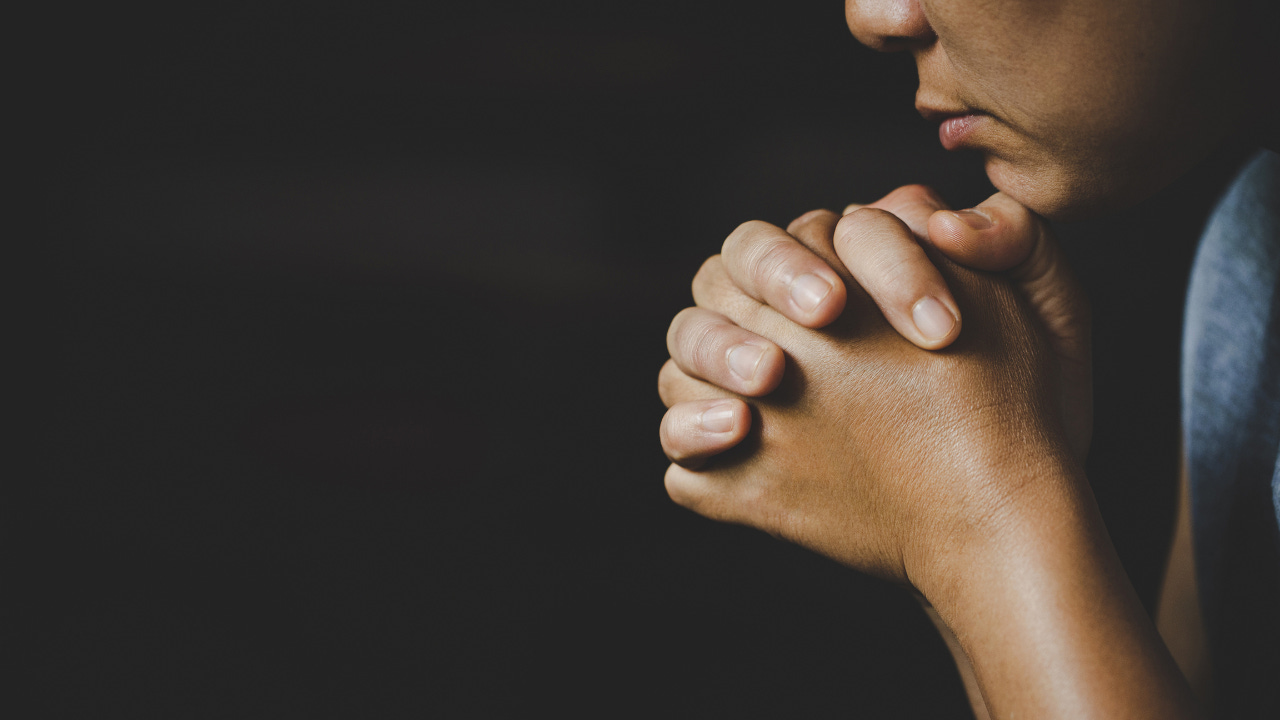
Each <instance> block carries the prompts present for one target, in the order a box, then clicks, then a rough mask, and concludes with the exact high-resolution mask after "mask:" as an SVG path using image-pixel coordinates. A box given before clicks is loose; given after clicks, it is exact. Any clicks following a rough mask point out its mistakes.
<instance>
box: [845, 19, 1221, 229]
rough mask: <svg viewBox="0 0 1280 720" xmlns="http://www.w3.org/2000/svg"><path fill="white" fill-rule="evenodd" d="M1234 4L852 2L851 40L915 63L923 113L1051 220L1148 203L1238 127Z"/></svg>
mask: <svg viewBox="0 0 1280 720" xmlns="http://www.w3.org/2000/svg"><path fill="white" fill-rule="evenodd" d="M1230 5H1231V3H1229V2H1221V1H1216V0H846V3H845V16H846V19H847V20H848V23H849V29H850V30H852V31H853V34H854V35H855V36H856V37H857V38H858V40H859V41H861V42H862V43H863V44H865V45H868V46H870V47H872V48H875V49H877V50H884V51H906V52H910V53H911V54H912V55H913V56H914V57H915V61H916V67H917V70H918V72H919V76H920V87H919V90H918V91H917V93H916V107H917V109H918V110H919V111H920V112H921V113H922V114H924V115H925V117H927V118H929V119H932V120H939V121H942V122H941V126H940V129H939V134H940V138H941V141H942V143H943V144H944V145H945V146H947V147H948V149H958V148H970V149H975V150H978V151H981V152H982V153H983V155H984V156H985V159H986V170H987V175H988V176H989V177H990V178H991V181H992V183H993V184H995V186H996V187H997V188H998V189H1000V190H1001V191H1003V192H1005V193H1006V194H1008V195H1010V196H1011V197H1013V198H1014V199H1016V200H1018V201H1019V202H1021V203H1023V204H1024V205H1026V206H1027V207H1029V208H1031V209H1032V210H1034V211H1036V212H1038V213H1040V214H1042V215H1044V216H1046V217H1050V218H1055V219H1067V218H1073V217H1080V216H1085V215H1091V214H1096V213H1098V212H1103V211H1106V210H1110V209H1114V208H1117V207H1123V206H1126V205H1129V204H1132V203H1134V202H1137V201H1139V200H1141V199H1143V198H1145V197H1147V196H1148V195H1150V194H1152V193H1154V192H1155V191H1157V190H1159V189H1160V188H1161V187H1163V186H1165V185H1166V184H1168V183H1169V182H1171V181H1172V180H1173V179H1175V178H1176V177H1178V176H1179V175H1181V174H1183V173H1185V172H1186V171H1187V170H1188V169H1190V168H1191V167H1192V166H1193V165H1194V164H1195V163H1196V162H1197V161H1199V160H1200V159H1202V158H1203V157H1205V156H1206V155H1207V154H1208V153H1209V151H1210V150H1211V149H1212V147H1213V146H1214V145H1215V144H1217V143H1218V142H1219V141H1220V140H1221V139H1222V138H1223V136H1224V134H1225V133H1227V132H1228V131H1229V130H1230V128H1231V127H1232V126H1233V125H1234V124H1235V122H1236V120H1237V118H1238V116H1239V114H1240V105H1241V102H1240V98H1241V97H1242V96H1243V90H1244V88H1243V87H1242V85H1243V84H1244V83H1243V81H1242V80H1241V72H1240V71H1241V68H1240V63H1241V61H1240V60H1239V59H1237V55H1236V54H1235V53H1234V52H1233V51H1232V46H1233V43H1232V32H1233V30H1232V28H1233V27H1234V17H1233V16H1232V14H1231V13H1230V12H1229V9H1230Z"/></svg>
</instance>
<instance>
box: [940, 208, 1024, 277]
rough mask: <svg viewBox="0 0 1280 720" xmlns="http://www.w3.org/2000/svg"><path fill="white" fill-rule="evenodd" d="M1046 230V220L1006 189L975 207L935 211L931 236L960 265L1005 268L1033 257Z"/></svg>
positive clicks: (993, 270)
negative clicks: (1014, 198) (1013, 197)
mask: <svg viewBox="0 0 1280 720" xmlns="http://www.w3.org/2000/svg"><path fill="white" fill-rule="evenodd" d="M1043 230H1044V221H1043V220H1041V219H1040V218H1039V217H1036V215H1035V214H1034V213H1032V212H1031V211H1030V210H1028V209H1026V208H1025V207H1023V206H1022V205H1020V204H1018V202H1017V201H1015V200H1013V199H1012V198H1010V197H1008V196H1007V195H1005V194H1004V193H996V194H995V195H992V196H991V197H990V198H989V199H987V201H986V202H983V203H981V204H979V205H978V206H977V207H974V208H972V209H968V210H957V211H955V212H951V211H940V212H936V213H934V214H933V215H932V216H930V218H929V232H928V237H929V242H930V243H932V244H933V246H934V247H936V248H938V250H940V251H942V253H943V254H944V255H946V256H947V257H949V258H951V259H952V260H954V261H956V262H958V263H960V264H961V265H965V266H967V267H971V268H973V269H975V270H987V271H991V272H1003V271H1005V270H1012V269H1013V268H1014V266H1016V265H1018V264H1020V263H1022V262H1023V261H1024V260H1026V259H1027V258H1028V257H1030V255H1031V251H1032V249H1033V248H1034V247H1035V245H1036V243H1037V242H1038V241H1039V236H1040V235H1041V234H1042V232H1043Z"/></svg>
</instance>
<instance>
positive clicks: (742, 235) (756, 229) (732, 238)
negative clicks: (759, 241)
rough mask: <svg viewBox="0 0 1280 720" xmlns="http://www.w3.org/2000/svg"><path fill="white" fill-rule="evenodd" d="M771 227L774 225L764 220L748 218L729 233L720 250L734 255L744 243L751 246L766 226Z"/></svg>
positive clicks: (725, 253)
mask: <svg viewBox="0 0 1280 720" xmlns="http://www.w3.org/2000/svg"><path fill="white" fill-rule="evenodd" d="M771 227H773V226H772V225H770V224H769V223H767V222H765V221H763V220H748V221H746V222H744V223H742V224H741V225H739V226H738V227H736V228H734V229H733V232H731V233H729V237H727V238H725V239H724V244H723V245H722V246H721V247H720V252H721V253H722V254H724V255H732V254H733V252H734V251H736V250H738V249H739V248H741V247H742V246H743V245H748V246H749V245H750V244H751V243H752V241H753V240H754V239H755V238H756V237H757V236H758V235H760V234H761V233H762V232H764V231H765V229H766V228H771Z"/></svg>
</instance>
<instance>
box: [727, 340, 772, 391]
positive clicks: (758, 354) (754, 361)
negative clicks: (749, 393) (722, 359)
mask: <svg viewBox="0 0 1280 720" xmlns="http://www.w3.org/2000/svg"><path fill="white" fill-rule="evenodd" d="M762 357H764V348H762V347H756V346H755V345H735V346H734V347H733V349H731V350H729V369H730V370H732V371H733V374H734V375H737V376H738V377H740V378H742V379H743V380H746V381H748V382H750V381H751V380H752V379H753V378H755V376H756V366H757V365H759V364H760V358H762Z"/></svg>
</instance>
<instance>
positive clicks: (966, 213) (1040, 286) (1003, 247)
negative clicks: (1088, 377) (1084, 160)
mask: <svg viewBox="0 0 1280 720" xmlns="http://www.w3.org/2000/svg"><path fill="white" fill-rule="evenodd" d="M928 237H929V243H930V244H932V245H933V246H934V247H936V248H937V249H938V250H939V251H941V252H942V254H944V255H946V256H947V257H948V258H950V259H951V260H954V261H955V262H957V263H960V264H961V265H964V266H966V267H970V268H973V269H975V270H986V271H989V272H1005V273H1007V275H1008V277H1009V278H1010V279H1011V280H1013V281H1014V282H1015V283H1016V284H1017V285H1018V287H1019V288H1021V290H1022V291H1023V293H1024V294H1025V296H1026V298H1027V300H1028V301H1029V302H1030V304H1031V307H1032V308H1034V309H1035V311H1036V314H1037V315H1038V316H1039V317H1040V319H1041V320H1042V321H1043V322H1044V324H1045V328H1046V329H1047V330H1048V331H1049V335H1050V337H1051V338H1052V341H1053V343H1054V349H1055V350H1056V351H1057V352H1058V354H1059V355H1060V356H1061V357H1063V358H1064V359H1068V360H1072V361H1075V362H1079V363H1086V364H1087V363H1088V358H1089V325H1090V322H1089V303H1088V299H1087V298H1086V297H1085V294H1084V290H1083V289H1082V288H1081V287H1080V283H1079V281H1077V280H1076V277H1075V275H1074V273H1072V272H1071V268H1070V267H1069V266H1068V265H1067V262H1066V258H1065V257H1064V255H1063V253H1062V249H1061V248H1060V247H1059V246H1058V242H1057V240H1056V239H1055V238H1054V237H1053V232H1052V231H1051V230H1050V229H1049V226H1048V223H1047V222H1045V220H1044V219H1043V218H1041V217H1040V216H1038V215H1036V214H1035V213H1033V212H1031V211H1030V210H1028V209H1027V208H1025V207H1023V206H1022V205H1021V204H1020V203H1018V201H1016V200H1014V199H1013V198H1011V197H1009V196H1008V195H1005V194H1004V193H996V194H995V195H992V196H991V197H990V198H988V199H987V200H986V201H984V202H982V203H981V204H979V205H978V206H976V207H974V208H973V209H971V210H959V211H954V212H953V211H950V210H939V211H937V212H935V213H933V215H931V216H930V217H929V235H928Z"/></svg>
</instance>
